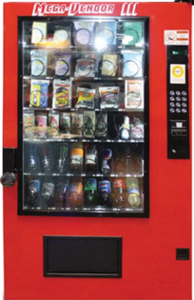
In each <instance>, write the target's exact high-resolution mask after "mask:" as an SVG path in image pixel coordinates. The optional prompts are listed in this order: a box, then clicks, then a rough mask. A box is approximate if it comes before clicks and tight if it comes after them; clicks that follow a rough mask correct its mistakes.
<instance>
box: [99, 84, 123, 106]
mask: <svg viewBox="0 0 194 300" xmlns="http://www.w3.org/2000/svg"><path fill="white" fill-rule="evenodd" d="M99 92H100V98H101V103H100V107H101V108H118V107H119V92H120V88H119V87H118V86H108V87H104V86H103V87H99Z"/></svg>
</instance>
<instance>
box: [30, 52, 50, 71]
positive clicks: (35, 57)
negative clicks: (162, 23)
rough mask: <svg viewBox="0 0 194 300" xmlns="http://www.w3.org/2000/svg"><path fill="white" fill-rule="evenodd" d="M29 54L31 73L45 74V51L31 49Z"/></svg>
mask: <svg viewBox="0 0 194 300" xmlns="http://www.w3.org/2000/svg"><path fill="white" fill-rule="evenodd" d="M30 55H31V75H32V76H46V74H47V52H46V51H44V50H32V51H31V52H30Z"/></svg>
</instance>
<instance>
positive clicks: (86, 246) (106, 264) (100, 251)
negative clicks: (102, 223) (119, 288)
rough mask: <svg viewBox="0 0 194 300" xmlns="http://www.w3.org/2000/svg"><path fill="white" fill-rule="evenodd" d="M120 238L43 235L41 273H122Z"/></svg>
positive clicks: (93, 274)
mask: <svg viewBox="0 0 194 300" xmlns="http://www.w3.org/2000/svg"><path fill="white" fill-rule="evenodd" d="M121 269H122V237H85V236H83V237H80V236H44V276H46V277H102V278H103V277H106V278H109V277H113V278H121V276H122V271H121Z"/></svg>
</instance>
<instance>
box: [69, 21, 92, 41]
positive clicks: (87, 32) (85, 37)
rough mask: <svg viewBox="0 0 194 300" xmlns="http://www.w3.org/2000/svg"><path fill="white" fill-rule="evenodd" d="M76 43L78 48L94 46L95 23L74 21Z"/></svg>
mask: <svg viewBox="0 0 194 300" xmlns="http://www.w3.org/2000/svg"><path fill="white" fill-rule="evenodd" d="M73 23H74V28H75V33H74V42H75V44H76V45H78V46H88V45H92V41H93V35H94V24H95V23H94V22H85V21H74V22H73Z"/></svg>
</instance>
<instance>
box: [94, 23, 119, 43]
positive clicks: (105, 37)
mask: <svg viewBox="0 0 194 300" xmlns="http://www.w3.org/2000/svg"><path fill="white" fill-rule="evenodd" d="M116 33H117V23H116V22H115V21H113V22H100V23H98V26H97V31H96V35H95V42H94V45H95V47H96V48H100V47H101V48H103V47H104V48H106V46H107V45H116Z"/></svg>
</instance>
